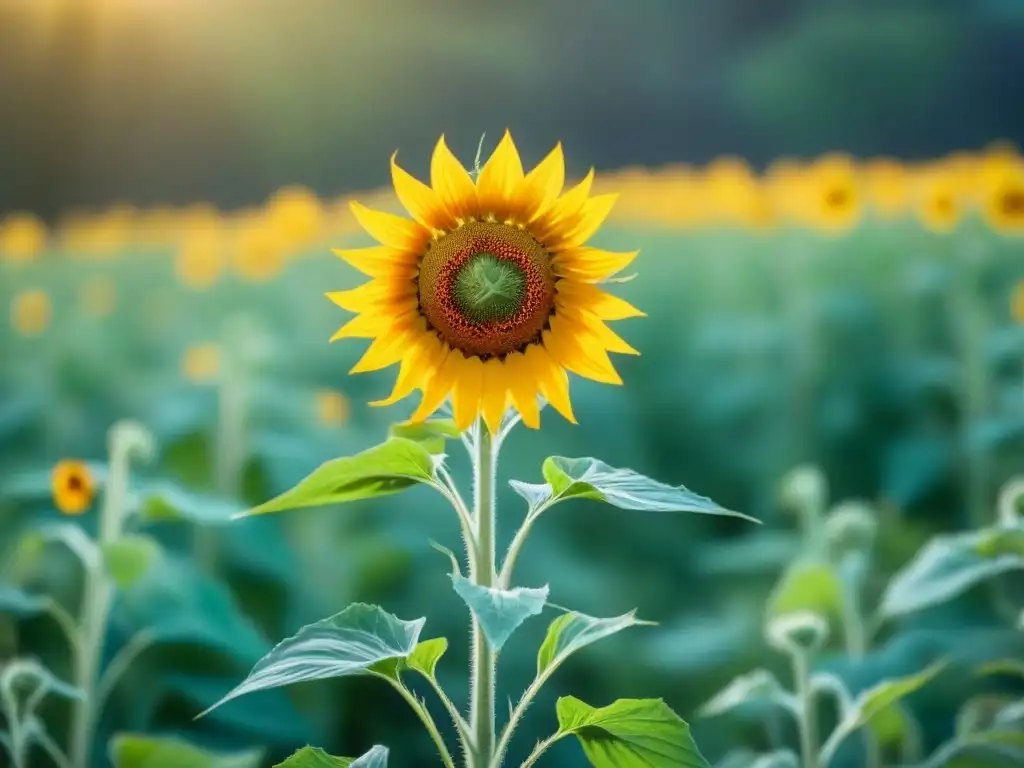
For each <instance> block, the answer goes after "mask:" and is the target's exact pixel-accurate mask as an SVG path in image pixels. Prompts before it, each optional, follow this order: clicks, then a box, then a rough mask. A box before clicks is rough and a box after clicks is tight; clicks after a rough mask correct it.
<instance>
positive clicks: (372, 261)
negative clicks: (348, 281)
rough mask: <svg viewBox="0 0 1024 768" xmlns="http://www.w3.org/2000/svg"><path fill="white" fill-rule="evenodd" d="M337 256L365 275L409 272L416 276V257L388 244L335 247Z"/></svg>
mask: <svg viewBox="0 0 1024 768" xmlns="http://www.w3.org/2000/svg"><path fill="white" fill-rule="evenodd" d="M332 252H333V253H334V255H335V256H337V257H339V258H341V259H344V260H345V261H347V262H348V263H349V264H351V265H352V266H353V267H355V268H356V269H358V270H359V271H360V272H362V273H363V274H364V275H369V276H370V277H385V278H388V277H398V276H400V275H402V274H407V275H408V276H409V279H410V280H411V279H412V278H413V277H415V271H414V268H415V263H416V258H415V255H414V254H411V253H409V252H408V251H400V250H398V249H396V248H392V247H391V246H388V245H377V246H374V247H373V248H353V249H341V248H334V249H333V251H332Z"/></svg>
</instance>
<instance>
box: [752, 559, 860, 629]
mask: <svg viewBox="0 0 1024 768" xmlns="http://www.w3.org/2000/svg"><path fill="white" fill-rule="evenodd" d="M842 604H843V582H842V579H841V578H840V577H839V574H838V573H836V571H835V570H834V569H833V568H832V566H831V565H829V564H828V563H824V562H819V561H815V560H805V561H798V562H796V563H794V564H793V565H792V566H791V567H790V568H789V569H787V571H786V573H785V574H784V575H783V577H782V579H781V580H780V581H779V583H778V584H777V585H776V587H775V589H774V590H773V592H772V595H771V597H769V598H768V609H767V619H768V620H769V621H771V620H772V619H774V618H777V617H779V616H786V615H789V614H793V613H798V612H801V611H809V612H811V613H814V614H817V615H818V616H823V617H827V618H830V619H831V618H836V617H839V616H841V615H842Z"/></svg>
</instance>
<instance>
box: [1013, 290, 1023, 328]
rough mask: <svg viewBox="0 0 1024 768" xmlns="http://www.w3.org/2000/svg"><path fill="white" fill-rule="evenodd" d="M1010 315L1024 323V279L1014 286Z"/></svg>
mask: <svg viewBox="0 0 1024 768" xmlns="http://www.w3.org/2000/svg"><path fill="white" fill-rule="evenodd" d="M1010 316H1011V317H1012V318H1013V319H1014V320H1015V321H1016V322H1018V323H1024V280H1021V281H1020V282H1019V283H1017V285H1015V286H1014V288H1013V294H1012V295H1011V296H1010Z"/></svg>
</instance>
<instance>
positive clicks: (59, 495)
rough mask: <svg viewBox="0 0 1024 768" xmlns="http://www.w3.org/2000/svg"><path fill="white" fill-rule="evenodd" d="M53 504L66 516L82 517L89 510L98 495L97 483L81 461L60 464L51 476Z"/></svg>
mask: <svg viewBox="0 0 1024 768" xmlns="http://www.w3.org/2000/svg"><path fill="white" fill-rule="evenodd" d="M50 487H51V491H52V492H53V503H54V505H55V506H56V507H57V509H58V510H59V511H60V512H61V513H63V514H65V515H80V514H82V513H83V512H85V511H86V510H87V509H89V506H90V505H91V504H92V500H93V497H94V496H95V495H96V482H95V480H94V479H93V476H92V473H91V472H90V471H89V467H88V466H87V465H86V464H85V463H84V462H81V461H76V460H73V459H65V460H64V461H61V462H58V463H57V465H56V466H55V467H54V468H53V473H52V474H51V476H50Z"/></svg>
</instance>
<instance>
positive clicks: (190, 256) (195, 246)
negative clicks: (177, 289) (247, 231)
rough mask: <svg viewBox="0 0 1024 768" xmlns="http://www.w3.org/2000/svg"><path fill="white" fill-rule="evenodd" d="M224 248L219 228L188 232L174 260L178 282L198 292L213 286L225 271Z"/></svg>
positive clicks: (198, 229)
mask: <svg viewBox="0 0 1024 768" xmlns="http://www.w3.org/2000/svg"><path fill="white" fill-rule="evenodd" d="M225 247H226V243H225V238H224V234H223V233H222V232H221V230H220V228H219V227H216V226H212V227H211V226H207V227H200V228H196V229H191V230H189V231H187V232H186V234H185V237H184V239H183V240H182V243H181V247H180V248H179V249H178V254H177V257H176V258H175V261H174V272H175V274H176V275H177V276H178V281H179V282H180V283H181V284H182V285H185V286H187V287H189V288H192V289H193V290H197V291H201V290H205V289H206V288H209V287H210V286H212V285H214V284H215V283H216V282H217V281H218V280H219V279H220V277H221V274H222V273H223V272H224V249H225Z"/></svg>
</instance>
